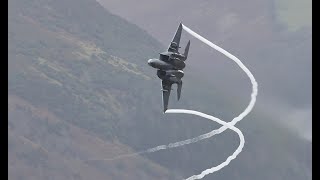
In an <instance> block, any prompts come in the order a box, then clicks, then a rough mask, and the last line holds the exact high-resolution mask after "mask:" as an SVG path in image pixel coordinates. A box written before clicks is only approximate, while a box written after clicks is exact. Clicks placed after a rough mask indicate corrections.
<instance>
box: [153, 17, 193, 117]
mask: <svg viewBox="0 0 320 180" xmlns="http://www.w3.org/2000/svg"><path fill="white" fill-rule="evenodd" d="M181 32H182V24H181V23H180V25H179V27H178V29H177V31H176V33H175V35H174V37H173V39H172V41H171V43H170V45H169V47H168V49H167V51H165V52H162V53H159V54H160V57H159V59H149V60H148V65H150V66H151V67H153V68H155V69H157V76H158V77H159V78H160V79H161V87H162V89H161V90H162V103H163V112H165V111H166V110H167V109H168V103H169V96H170V92H171V90H172V89H171V86H172V84H177V86H178V87H177V96H178V100H179V99H180V96H181V89H182V80H181V79H182V77H183V76H184V72H183V69H184V68H185V66H186V65H185V62H184V61H185V60H186V59H187V57H188V52H189V47H190V40H189V41H188V43H187V45H186V47H185V50H184V53H183V54H180V53H179V48H180V47H179V44H180V38H181Z"/></svg>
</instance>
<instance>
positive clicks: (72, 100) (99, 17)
mask: <svg viewBox="0 0 320 180" xmlns="http://www.w3.org/2000/svg"><path fill="white" fill-rule="evenodd" d="M8 21H9V23H8V25H9V29H8V64H9V65H8V81H9V84H8V86H9V87H8V91H9V92H8V114H9V118H8V136H9V137H8V141H9V142H8V151H9V154H8V156H9V158H8V173H9V179H14V180H15V179H30V180H31V179H32V180H33V179H59V180H60V179H130V180H135V179H137V180H138V179H139V180H140V179H182V178H186V177H189V176H191V175H193V174H198V173H200V172H201V171H202V170H204V169H206V168H209V167H212V166H216V165H218V164H220V163H221V162H223V161H224V160H225V159H226V158H227V157H228V156H229V155H230V154H232V153H233V151H234V150H235V149H236V148H237V146H238V143H239V139H238V137H237V135H236V134H235V133H233V132H232V131H225V132H224V133H222V134H220V135H218V136H215V137H213V138H210V139H207V140H203V141H201V142H198V143H194V144H191V145H187V146H183V147H180V148H175V149H170V150H167V151H160V152H156V153H153V154H144V155H140V156H135V157H128V158H124V159H119V160H115V161H103V160H102V159H104V158H112V157H115V156H118V155H122V154H127V153H133V152H137V151H141V150H145V149H146V148H150V147H154V146H157V145H161V144H168V143H171V142H175V141H180V140H184V139H187V138H192V137H195V136H198V135H200V134H203V133H207V132H209V131H211V130H212V129H215V128H219V127H220V126H219V125H217V124H215V123H212V122H209V121H207V120H204V119H202V118H199V117H194V116H188V115H180V114H166V115H164V114H163V113H162V111H161V109H162V103H161V91H160V81H159V79H158V77H157V76H156V74H155V70H154V69H152V68H150V67H149V66H148V65H147V63H146V62H147V60H148V59H149V58H155V57H157V56H158V53H159V52H161V51H164V50H165V49H166V47H167V46H168V43H169V42H170V40H171V38H172V36H173V33H174V32H175V30H176V28H177V26H178V24H179V22H180V21H182V22H183V23H184V24H185V25H187V26H188V27H190V28H191V29H193V30H194V31H196V32H197V33H199V34H201V35H203V36H204V37H206V38H207V39H209V40H210V41H212V42H214V43H216V44H217V45H219V46H221V47H222V48H224V49H226V50H228V51H229V52H230V53H232V54H234V55H235V56H237V57H238V58H239V59H240V60H242V61H243V63H244V64H245V65H246V66H247V67H248V68H249V70H250V71H251V72H252V74H253V75H254V76H255V77H256V80H257V82H258V84H259V94H258V97H257V104H256V106H255V107H254V109H253V111H252V112H251V113H250V114H249V115H248V116H247V117H246V118H245V119H243V121H241V122H239V123H238V124H237V127H238V128H239V129H241V130H242V132H243V134H244V137H245V140H246V143H245V146H244V149H243V151H242V152H241V153H240V154H239V155H238V157H237V158H236V159H235V160H233V161H232V162H231V163H230V164H229V165H228V166H227V167H225V168H223V169H222V170H221V171H218V172H216V173H214V174H210V175H208V176H206V177H205V178H203V179H260V180H274V179H279V180H282V179H283V180H287V179H291V180H305V179H308V180H309V179H311V177H312V174H311V173H312V167H311V162H312V160H311V157H312V151H311V147H312V136H311V125H312V123H311V118H312V117H311V112H312V109H311V108H312V106H311V65H312V64H311V36H312V31H311V26H312V25H311V1H284V0H281V1H241V2H240V1H235V0H234V1H223V2H222V1H203V0H199V1H196V3H195V1H191V0H190V1H189V0H186V1H182V0H177V1H167V0H165V1H146V0H141V1H129V0H123V1H104V0H100V1H99V2H97V1H95V0H64V1H56V0H9V6H8ZM182 38H183V39H182V44H181V45H182V47H184V46H185V44H186V42H187V40H188V39H191V49H190V54H189V58H188V60H187V67H186V69H185V77H184V79H183V80H184V85H183V86H184V87H183V90H182V97H181V100H180V101H179V102H177V101H176V92H175V91H173V92H172V95H171V98H170V102H169V107H170V108H186V109H195V110H199V111H202V112H205V113H208V114H212V115H214V116H216V117H219V118H221V119H223V120H225V121H231V120H232V118H234V117H235V116H237V115H238V114H239V113H241V112H242V111H243V109H244V108H245V107H246V106H247V105H248V103H249V98H250V93H251V84H250V81H249V79H248V77H246V75H245V74H244V73H243V72H242V71H241V69H240V68H238V67H237V65H236V64H235V63H234V62H233V61H231V60H230V59H228V58H226V57H224V56H223V55H222V54H219V53H217V51H214V50H212V49H210V48H209V47H207V46H206V45H204V44H201V43H200V42H199V41H198V40H196V39H195V38H193V37H190V36H189V35H188V34H186V33H185V32H183V37H182ZM174 88H175V87H174ZM90 159H101V161H88V160H90Z"/></svg>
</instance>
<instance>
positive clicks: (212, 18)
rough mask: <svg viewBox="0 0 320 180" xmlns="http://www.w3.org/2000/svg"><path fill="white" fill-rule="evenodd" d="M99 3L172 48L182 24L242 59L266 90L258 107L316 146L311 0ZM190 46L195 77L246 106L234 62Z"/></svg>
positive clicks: (242, 78) (196, 45)
mask: <svg viewBox="0 0 320 180" xmlns="http://www.w3.org/2000/svg"><path fill="white" fill-rule="evenodd" d="M98 2H100V3H101V4H102V5H103V6H104V7H105V8H106V9H108V10H109V11H110V12H112V13H114V14H117V15H119V16H121V17H123V18H125V19H127V20H129V21H130V22H133V23H135V24H137V25H138V26H140V27H142V28H143V29H145V30H146V31H147V32H148V33H150V34H151V35H153V36H154V37H155V38H157V39H158V40H159V41H160V42H161V43H163V44H164V45H165V46H167V45H169V42H170V40H171V38H172V36H173V33H174V31H175V30H176V28H177V26H178V24H179V23H180V22H182V23H184V24H185V25H186V26H188V27H190V28H191V29H193V30H194V31H196V32H197V33H199V34H200V35H202V36H204V37H205V38H207V39H209V40H210V41H212V42H213V43H216V44H217V45H219V46H221V47H222V48H224V49H226V50H227V51H229V52H231V53H232V54H234V55H236V56H237V57H238V58H240V60H242V61H243V63H244V64H245V65H246V66H248V68H249V70H250V71H252V73H253V74H254V76H255V77H256V79H257V81H258V83H259V90H260V91H259V97H258V102H257V107H256V108H258V109H260V108H261V109H262V110H263V111H265V112H266V113H268V114H273V116H274V117H275V118H277V120H278V121H283V122H284V123H285V124H287V125H288V126H290V127H293V128H295V130H294V131H296V132H298V133H300V134H301V135H302V136H303V137H305V138H307V139H308V140H310V141H311V139H312V135H311V111H312V110H311V41H312V40H311V37H312V32H311V27H312V23H311V21H312V17H311V16H312V15H311V13H312V10H311V6H312V1H311V0H307V1H299V0H294V1H289V0H280V1H266V0H258V1H252V0H246V1H241V2H240V1H236V0H229V1H223V2H222V1H215V0H213V1H212V0H211V1H208V0H200V1H197V2H194V1H192V0H176V1H169V0H165V1H155V0H151V1H150V0H142V1H141V0H139V1H132V0H123V1H116V0H98ZM183 33H184V34H187V33H186V32H183ZM186 38H189V39H190V36H189V35H187V37H186ZM185 41H186V40H185ZM191 41H192V49H191V51H190V61H188V66H191V67H190V68H189V69H191V70H190V71H192V73H199V72H201V74H203V78H204V79H208V81H206V83H210V84H213V85H214V88H218V89H220V90H222V91H225V92H228V94H236V95H237V96H239V97H243V99H242V100H247V99H248V97H249V96H248V93H249V92H250V90H249V89H248V88H250V87H249V86H248V85H247V84H248V78H246V77H245V75H244V73H242V72H241V71H240V70H239V68H238V67H236V65H235V63H234V62H231V61H230V60H228V59H226V58H225V57H223V56H222V55H219V54H218V53H217V52H216V51H213V50H211V49H210V48H209V47H206V45H204V44H201V42H200V41H198V40H196V39H195V38H191ZM184 46H185V44H184ZM184 46H182V47H184ZM187 70H188V69H187ZM203 72H205V73H203ZM246 83H247V84H246ZM298 128H299V129H298Z"/></svg>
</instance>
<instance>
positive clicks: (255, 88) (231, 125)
mask: <svg viewBox="0 0 320 180" xmlns="http://www.w3.org/2000/svg"><path fill="white" fill-rule="evenodd" d="M182 27H183V29H184V30H185V31H187V32H188V33H189V34H190V35H192V36H194V37H195V38H197V39H199V40H200V41H202V42H203V43H205V44H207V45H208V46H210V47H211V48H213V49H215V50H217V51H219V52H221V53H222V54H224V55H225V56H227V57H228V58H230V59H231V60H233V61H234V62H236V63H237V64H238V66H239V67H240V68H241V69H242V70H243V71H244V72H245V73H246V74H247V76H248V77H249V79H250V81H251V84H252V93H251V100H250V102H249V105H248V106H247V107H246V109H245V110H244V111H243V112H242V113H241V114H239V115H238V116H237V117H235V118H234V119H233V120H232V121H231V122H229V123H226V122H224V121H222V120H220V119H218V118H216V117H214V116H211V115H208V114H205V113H202V112H198V111H194V110H186V109H168V110H167V111H166V113H182V114H192V115H197V116H200V117H203V118H206V119H209V120H212V121H215V122H217V123H219V124H221V125H223V126H222V127H220V128H219V129H215V130H213V131H211V132H209V133H206V134H203V135H200V136H198V137H195V138H191V139H187V140H184V141H179V142H175V143H170V144H168V145H160V146H157V147H154V148H150V149H147V150H145V151H140V152H136V153H132V154H125V155H121V156H117V157H114V158H109V159H93V160H115V159H119V158H124V157H129V156H135V155H140V154H144V153H152V152H157V151H160V150H165V149H171V148H176V147H180V146H183V145H186V144H191V143H195V142H198V141H201V140H204V139H207V138H210V137H212V136H214V135H216V134H220V133H222V132H223V131H225V130H226V129H228V128H229V129H231V130H233V131H235V132H236V133H237V134H238V135H239V138H240V144H239V146H238V148H237V149H236V151H235V152H234V153H233V154H232V155H231V156H229V157H228V158H227V159H226V160H225V161H224V162H222V163H221V164H219V165H218V166H215V167H212V168H209V169H206V170H204V171H202V172H201V173H200V174H198V175H193V176H191V177H189V178H187V180H194V179H202V178H203V177H204V176H206V175H208V174H211V173H213V172H216V171H218V170H220V169H222V168H223V167H225V166H227V165H228V164H229V163H230V161H231V160H233V159H235V158H236V156H237V155H238V154H239V153H240V152H241V151H242V148H243V146H244V142H245V140H244V136H243V134H242V132H241V131H240V130H239V129H238V128H236V127H234V125H235V124H236V123H237V122H239V121H240V120H242V119H243V118H244V117H245V116H247V115H248V114H249V113H250V112H251V110H252V109H253V107H254V104H255V102H256V96H257V95H258V84H257V82H256V80H255V78H254V76H253V75H252V74H251V72H250V71H249V70H248V69H247V68H246V66H245V65H243V63H242V62H241V61H240V60H239V59H238V58H237V57H235V56H234V55H232V54H230V53H229V52H227V51H226V50H224V49H222V48H221V47H219V46H217V45H215V44H213V43H212V42H210V41H209V40H207V39H205V38H204V37H202V36H200V35H199V34H197V33H196V32H194V31H192V30H191V29H189V28H188V27H186V26H185V25H182Z"/></svg>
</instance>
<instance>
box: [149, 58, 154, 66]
mask: <svg viewBox="0 0 320 180" xmlns="http://www.w3.org/2000/svg"><path fill="white" fill-rule="evenodd" d="M153 64H154V60H153V59H149V60H148V65H149V66H151V67H153Z"/></svg>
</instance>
